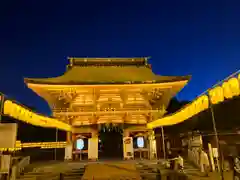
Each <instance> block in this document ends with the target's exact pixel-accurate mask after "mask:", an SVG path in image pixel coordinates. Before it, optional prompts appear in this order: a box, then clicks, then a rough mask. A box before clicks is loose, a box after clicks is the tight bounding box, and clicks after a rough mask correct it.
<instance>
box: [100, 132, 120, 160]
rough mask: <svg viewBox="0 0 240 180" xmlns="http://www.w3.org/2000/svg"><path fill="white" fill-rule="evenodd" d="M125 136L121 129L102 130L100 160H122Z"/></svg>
mask: <svg viewBox="0 0 240 180" xmlns="http://www.w3.org/2000/svg"><path fill="white" fill-rule="evenodd" d="M122 138H123V136H122V131H121V130H120V129H102V130H100V132H99V159H113V158H114V159H122V158H123V143H122V141H123V139H122Z"/></svg>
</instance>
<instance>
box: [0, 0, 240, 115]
mask: <svg viewBox="0 0 240 180" xmlns="http://www.w3.org/2000/svg"><path fill="white" fill-rule="evenodd" d="M80 2H82V3H80ZM239 9H240V1H231V0H226V1H221V0H201V1H200V0H188V1H184V0H165V1H161V0H148V1H147V0H145V1H143V0H142V1H141V0H138V1H136V0H109V1H107V0H106V1H105V0H101V1H100V0H95V1H91V0H88V1H82V0H78V1H71V0H68V1H67V0H66V1H61V0H58V1H51V0H48V1H46V0H41V1H40V0H38V1H37V0H22V1H21V0H15V1H14V0H6V1H1V2H0V58H1V65H0V66H1V68H0V82H1V85H0V91H2V92H3V93H5V94H7V95H8V96H9V97H11V98H14V99H16V100H18V101H20V102H22V103H24V104H27V105H30V106H33V107H35V108H37V110H38V111H39V112H42V113H49V109H48V107H47V104H46V103H45V102H44V101H43V100H42V99H41V98H40V97H38V96H37V95H35V94H34V93H33V92H32V91H31V90H29V89H28V88H27V87H26V85H25V84H24V82H23V78H24V77H51V76H58V75H61V74H63V72H64V71H65V69H66V64H67V63H68V61H67V57H68V56H74V57H137V56H151V57H152V58H151V60H150V63H151V64H152V65H153V71H154V72H155V73H157V74H160V75H189V74H190V75H192V80H191V82H190V83H189V85H188V86H187V87H185V88H184V89H183V91H182V92H181V93H179V94H178V96H177V97H178V98H179V99H180V100H192V99H193V98H194V97H196V96H197V95H199V94H200V93H202V92H203V91H205V90H206V89H207V88H209V87H211V86H212V85H213V84H214V83H216V82H217V81H219V80H222V79H224V78H225V77H226V76H228V75H230V74H231V73H233V72H235V71H237V70H238V69H239V68H240V10H239ZM80 76H81V75H80Z"/></svg>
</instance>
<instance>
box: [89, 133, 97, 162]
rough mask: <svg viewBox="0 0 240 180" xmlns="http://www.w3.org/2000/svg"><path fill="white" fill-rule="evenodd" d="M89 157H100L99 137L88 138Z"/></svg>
mask: <svg viewBox="0 0 240 180" xmlns="http://www.w3.org/2000/svg"><path fill="white" fill-rule="evenodd" d="M88 159H95V160H97V159H98V138H97V137H94V138H89V139H88Z"/></svg>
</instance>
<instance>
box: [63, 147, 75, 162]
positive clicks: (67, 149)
mask: <svg viewBox="0 0 240 180" xmlns="http://www.w3.org/2000/svg"><path fill="white" fill-rule="evenodd" d="M72 150H73V147H72V144H67V146H66V147H65V157H64V159H65V160H71V159H72Z"/></svg>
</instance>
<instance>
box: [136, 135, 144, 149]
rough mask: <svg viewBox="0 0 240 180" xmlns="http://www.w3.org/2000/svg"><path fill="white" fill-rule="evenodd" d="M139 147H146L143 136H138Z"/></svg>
mask: <svg viewBox="0 0 240 180" xmlns="http://www.w3.org/2000/svg"><path fill="white" fill-rule="evenodd" d="M137 147H138V148H143V147H144V139H143V137H138V138H137Z"/></svg>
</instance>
